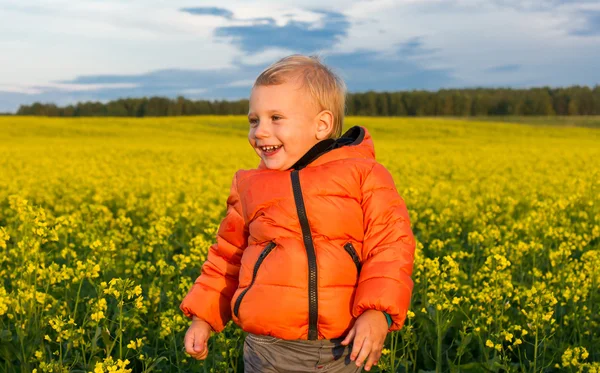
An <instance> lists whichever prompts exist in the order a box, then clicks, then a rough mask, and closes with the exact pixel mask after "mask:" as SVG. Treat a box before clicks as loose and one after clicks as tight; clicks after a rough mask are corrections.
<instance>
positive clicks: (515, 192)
mask: <svg viewBox="0 0 600 373" xmlns="http://www.w3.org/2000/svg"><path fill="white" fill-rule="evenodd" d="M355 124H360V125H364V126H366V127H367V128H368V129H369V130H370V132H371V134H372V135H373V138H374V141H375V147H376V152H377V158H378V160H379V161H380V162H381V163H383V164H384V165H385V166H386V167H388V168H389V169H390V171H391V172H392V174H393V175H394V178H395V181H396V185H397V187H398V190H399V192H400V194H401V195H402V196H403V198H404V200H405V201H406V203H407V206H408V209H409V212H410V217H411V221H412V226H413V230H414V232H415V235H416V237H417V257H416V262H415V269H414V276H413V278H414V280H415V288H414V296H413V303H412V307H411V311H410V312H409V318H408V319H407V323H406V325H405V327H404V328H403V329H402V330H401V331H400V332H397V333H393V334H390V335H389V338H388V341H387V343H386V348H385V350H384V355H383V357H382V360H381V361H380V364H379V367H378V368H376V369H374V371H385V372H405V371H407V372H418V371H438V372H484V371H491V372H600V324H599V323H600V291H599V290H600V289H599V287H600V208H599V203H600V198H599V195H600V193H599V192H600V189H599V185H598V182H599V180H600V162H599V161H598V160H599V159H600V146H599V145H600V136H599V134H600V132H599V130H597V129H589V128H567V127H557V126H553V127H545V126H542V125H539V124H538V125H536V126H528V125H523V124H509V123H501V124H499V123H491V122H476V121H469V122H467V121H459V120H447V119H446V120H445V119H428V118H422V119H399V118H390V119H380V118H349V119H348V120H347V122H346V126H351V125H355ZM246 131H247V124H246V120H245V118H243V117H177V118H145V119H131V118H128V119H114V118H109V119H106V118H103V119H93V118H70V119H60V118H54V119H50V118H34V117H31V118H28V117H5V118H0V278H1V279H2V280H1V282H0V372H32V371H33V372H37V373H39V372H68V371H73V372H94V373H101V372H121V373H125V372H150V371H154V372H201V371H205V372H236V371H237V372H241V371H242V370H243V367H242V361H241V345H242V342H243V338H244V333H243V332H242V331H241V330H240V329H239V328H237V327H236V326H235V325H230V326H228V328H227V329H226V330H225V332H224V333H221V334H218V335H214V336H213V337H212V338H211V340H210V343H209V349H210V352H211V353H210V355H209V357H208V359H207V360H206V361H205V362H200V361H196V360H195V359H192V358H190V357H189V356H187V355H186V354H185V353H184V352H183V351H182V347H183V346H182V342H183V336H184V333H185V331H186V329H187V327H188V325H189V320H187V319H186V318H185V317H184V316H183V315H182V314H181V312H180V311H179V309H178V306H179V303H180V301H181V299H182V298H183V296H184V295H185V294H186V293H187V291H188V290H189V288H190V286H191V284H192V282H193V281H194V280H195V278H196V277H197V276H198V274H199V269H200V265H201V263H202V262H203V260H204V259H205V255H206V251H207V249H208V247H209V246H210V245H211V244H212V243H213V241H214V238H215V233H216V229H217V227H218V223H219V221H220V219H221V218H222V217H223V216H224V212H225V199H226V197H227V192H228V187H229V185H230V182H231V177H232V176H233V173H234V172H235V171H236V170H237V169H239V168H252V167H255V166H256V165H257V164H258V158H257V157H256V155H255V153H254V152H253V151H252V149H251V148H250V147H249V146H248V144H247V139H246Z"/></svg>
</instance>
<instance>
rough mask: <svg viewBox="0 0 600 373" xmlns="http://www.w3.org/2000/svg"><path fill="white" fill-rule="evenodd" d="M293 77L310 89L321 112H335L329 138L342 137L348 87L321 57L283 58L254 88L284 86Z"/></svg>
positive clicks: (256, 82) (260, 78) (264, 74)
mask: <svg viewBox="0 0 600 373" xmlns="http://www.w3.org/2000/svg"><path fill="white" fill-rule="evenodd" d="M292 78H299V80H300V82H301V84H302V88H303V89H307V90H308V92H309V93H310V95H311V97H312V98H313V100H314V102H315V103H316V104H317V106H318V107H319V110H330V111H331V112H332V113H333V129H332V131H331V133H330V135H329V137H330V138H338V137H340V136H341V135H342V127H343V124H344V111H345V109H346V84H345V83H344V81H343V80H342V79H341V78H340V77H339V76H338V75H337V74H335V73H334V72H333V71H332V70H331V68H329V67H327V66H325V65H324V64H323V63H322V62H321V60H320V58H319V57H318V56H304V55H301V54H293V55H290V56H287V57H284V58H282V59H280V60H279V61H277V62H275V63H273V64H272V65H271V66H269V67H267V68H266V69H265V70H263V72H262V73H260V75H259V76H258V77H257V78H256V81H255V82H254V85H253V86H252V89H254V87H256V86H266V85H277V84H282V83H285V82H287V81H288V79H292Z"/></svg>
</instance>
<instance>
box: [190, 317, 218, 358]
mask: <svg viewBox="0 0 600 373" xmlns="http://www.w3.org/2000/svg"><path fill="white" fill-rule="evenodd" d="M211 330H212V328H211V327H210V324H209V323H207V322H206V321H204V320H202V319H199V318H198V317H196V316H194V317H193V319H192V325H190V327H189V328H188V330H187V332H186V333H185V338H184V345H185V352H187V353H188V354H189V355H190V356H191V357H193V358H194V359H197V360H204V359H206V357H207V356H208V338H209V337H210V332H211Z"/></svg>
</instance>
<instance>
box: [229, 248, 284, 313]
mask: <svg viewBox="0 0 600 373" xmlns="http://www.w3.org/2000/svg"><path fill="white" fill-rule="evenodd" d="M275 246H277V244H276V243H275V242H273V241H271V242H269V243H268V244H267V246H265V248H264V249H263V251H262V252H261V253H260V255H259V256H258V259H256V263H254V271H252V280H251V281H250V285H248V287H246V288H245V289H244V290H243V291H242V292H241V293H240V295H239V296H238V297H237V299H236V300H235V305H234V306H233V313H234V314H235V316H236V317H238V318H239V312H240V304H241V303H242V299H243V298H244V296H245V295H246V293H247V292H248V290H250V288H251V287H252V285H254V281H255V280H256V274H257V273H258V269H259V268H260V265H261V264H262V262H263V261H264V260H265V258H266V257H267V255H269V253H270V252H271V251H273V249H274V248H275Z"/></svg>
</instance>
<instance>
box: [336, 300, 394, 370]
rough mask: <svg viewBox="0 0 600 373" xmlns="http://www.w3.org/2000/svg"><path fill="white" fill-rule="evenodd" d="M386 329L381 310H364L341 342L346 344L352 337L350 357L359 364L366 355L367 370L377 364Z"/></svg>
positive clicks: (384, 318) (385, 321)
mask: <svg viewBox="0 0 600 373" xmlns="http://www.w3.org/2000/svg"><path fill="white" fill-rule="evenodd" d="M387 331H388V323H387V319H386V317H385V315H384V314H383V312H381V311H377V310H366V311H364V312H363V313H362V314H361V315H360V316H359V317H358V318H357V319H356V322H355V323H354V326H353V327H352V329H350V331H349V332H348V335H347V336H346V338H345V339H344V340H343V341H342V344H343V345H348V344H349V343H350V342H351V341H352V339H354V346H353V348H352V353H351V354H350V359H351V360H352V361H356V365H357V366H361V365H362V363H363V362H364V361H365V359H366V358H367V356H368V357H369V360H367V363H366V365H365V370H367V371H368V370H370V369H371V366H372V365H373V364H375V365H377V362H378V361H379V358H380V357H381V350H382V349H383V343H384V342H385V337H386V335H387ZM357 356H358V358H357Z"/></svg>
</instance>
